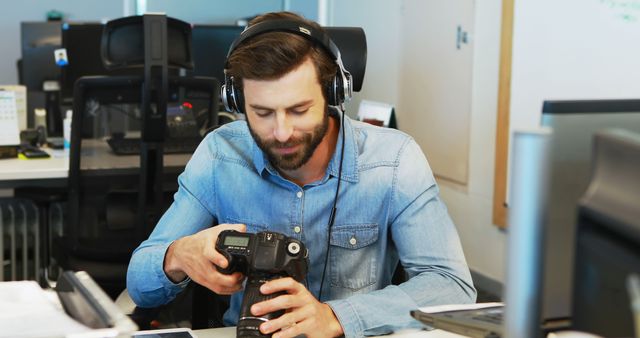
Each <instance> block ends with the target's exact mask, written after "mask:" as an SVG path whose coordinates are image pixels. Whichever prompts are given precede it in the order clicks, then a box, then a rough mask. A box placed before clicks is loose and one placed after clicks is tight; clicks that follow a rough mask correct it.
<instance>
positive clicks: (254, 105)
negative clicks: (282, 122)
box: [249, 99, 313, 110]
mask: <svg viewBox="0 0 640 338" xmlns="http://www.w3.org/2000/svg"><path fill="white" fill-rule="evenodd" d="M312 103H313V99H310V100H305V101H302V102H298V103H296V104H294V105H291V106H289V107H287V109H295V108H300V107H304V106H307V105H310V104H312ZM249 107H251V108H253V109H258V110H273V108H270V107H266V106H262V105H259V104H249Z"/></svg>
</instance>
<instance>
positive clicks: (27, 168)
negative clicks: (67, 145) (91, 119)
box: [0, 149, 69, 181]
mask: <svg viewBox="0 0 640 338" xmlns="http://www.w3.org/2000/svg"><path fill="white" fill-rule="evenodd" d="M44 150H45V151H46V152H48V153H49V155H51V157H50V158H42V159H29V160H23V159H19V158H10V159H1V160H0V181H21V180H40V179H66V178H67V175H68V172H69V156H68V155H67V154H66V153H65V152H64V150H52V149H44Z"/></svg>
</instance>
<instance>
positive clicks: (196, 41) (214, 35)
mask: <svg viewBox="0 0 640 338" xmlns="http://www.w3.org/2000/svg"><path fill="white" fill-rule="evenodd" d="M243 29H244V27H243V26H229V25H194V26H193V30H192V31H191V39H192V43H193V63H194V69H193V75H196V76H210V77H215V78H216V79H218V81H223V80H224V65H225V62H226V60H227V52H229V47H230V46H231V43H232V42H233V41H234V40H235V39H236V38H237V37H238V36H240V33H242V30H243Z"/></svg>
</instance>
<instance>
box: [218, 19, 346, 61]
mask: <svg viewBox="0 0 640 338" xmlns="http://www.w3.org/2000/svg"><path fill="white" fill-rule="evenodd" d="M269 32H285V33H293V34H297V35H300V36H302V37H304V38H307V39H310V40H312V41H314V42H316V43H318V44H319V45H320V46H321V47H322V48H324V49H325V51H326V52H327V53H329V55H331V57H332V58H333V60H334V61H337V60H338V59H339V58H340V50H339V49H338V46H336V44H335V43H333V40H331V38H330V37H329V35H328V34H327V33H325V32H324V31H322V30H317V29H315V28H313V27H311V26H309V25H306V24H304V23H303V22H299V21H295V20H287V19H278V20H268V21H263V22H260V23H257V24H255V25H253V26H249V27H247V28H245V30H244V31H242V33H240V36H239V37H238V38H237V39H236V40H235V41H233V43H232V44H231V47H229V52H228V53H227V59H229V56H231V54H232V53H233V51H234V50H235V49H236V47H237V46H238V45H239V44H241V43H242V42H244V41H246V40H249V39H251V38H253V37H255V36H258V35H261V34H264V33H269Z"/></svg>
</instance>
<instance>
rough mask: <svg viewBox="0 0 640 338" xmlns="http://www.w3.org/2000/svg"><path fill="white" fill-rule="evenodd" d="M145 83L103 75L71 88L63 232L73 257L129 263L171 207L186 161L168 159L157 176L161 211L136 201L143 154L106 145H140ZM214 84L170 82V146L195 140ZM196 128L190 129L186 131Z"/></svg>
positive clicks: (212, 100)
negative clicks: (66, 218)
mask: <svg viewBox="0 0 640 338" xmlns="http://www.w3.org/2000/svg"><path fill="white" fill-rule="evenodd" d="M142 86H143V80H142V78H141V77H135V76H127V77H104V76H100V77H84V78H81V79H80V80H78V82H77V83H76V87H75V90H74V114H73V121H72V131H71V149H70V163H69V223H68V227H67V229H68V232H67V233H68V238H69V241H70V243H69V244H71V245H70V247H71V248H72V249H73V250H74V251H75V252H77V253H82V254H83V255H85V256H90V257H92V258H94V259H102V260H113V261H128V258H129V256H130V253H131V251H132V250H133V249H134V248H135V247H136V246H137V245H138V244H139V242H141V241H142V240H144V239H145V238H146V237H148V235H149V233H150V231H151V230H152V228H153V226H154V225H155V222H156V221H157V220H158V219H159V217H160V216H161V212H163V211H164V210H165V209H166V208H167V207H168V205H169V204H170V203H171V202H172V194H173V193H174V192H175V191H176V190H177V176H178V175H179V174H180V173H181V172H182V170H183V168H184V166H185V164H186V163H187V161H188V160H189V158H190V157H191V154H190V153H182V154H165V155H164V161H163V162H164V167H163V177H162V178H160V180H161V181H162V186H163V191H164V195H165V198H164V199H163V200H164V203H163V205H162V206H160V208H155V207H157V206H153V205H152V204H153V201H150V200H149V201H144V202H142V203H143V204H141V201H140V193H141V187H140V179H141V174H142V173H141V167H140V163H141V155H140V152H139V151H138V152H137V153H135V154H131V155H117V154H116V153H115V152H114V151H115V150H114V149H115V148H112V147H110V144H109V143H110V142H111V141H113V140H114V139H125V140H130V141H134V142H135V140H139V138H140V127H141V126H140V109H139V107H140V99H141V92H142ZM218 87H219V85H218V83H217V81H216V80H215V79H212V78H171V79H170V80H169V88H170V89H169V92H170V97H171V100H170V102H169V108H168V110H169V113H168V114H167V116H168V117H167V120H168V121H167V123H168V124H170V125H171V127H170V128H168V129H167V139H166V140H167V142H171V141H180V139H181V138H182V137H185V135H183V134H184V133H189V132H192V133H193V132H195V133H196V134H195V135H191V136H193V137H199V135H200V133H201V132H203V131H204V129H205V128H206V127H207V122H206V121H207V120H208V117H209V116H210V115H211V112H215V111H217V102H218V97H217V95H218ZM175 121H187V122H185V123H186V125H181V123H176V122H175ZM193 125H195V126H196V129H195V131H193V128H189V127H193ZM181 128H182V129H181ZM185 130H186V131H185ZM187 136H188V135H187ZM158 211H160V212H158ZM94 242H95V243H94ZM107 242H111V243H113V244H116V245H113V247H111V245H109V244H108V243H107ZM83 243H85V244H87V245H84V244H83ZM100 243H102V244H104V245H101V244H100Z"/></svg>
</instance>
